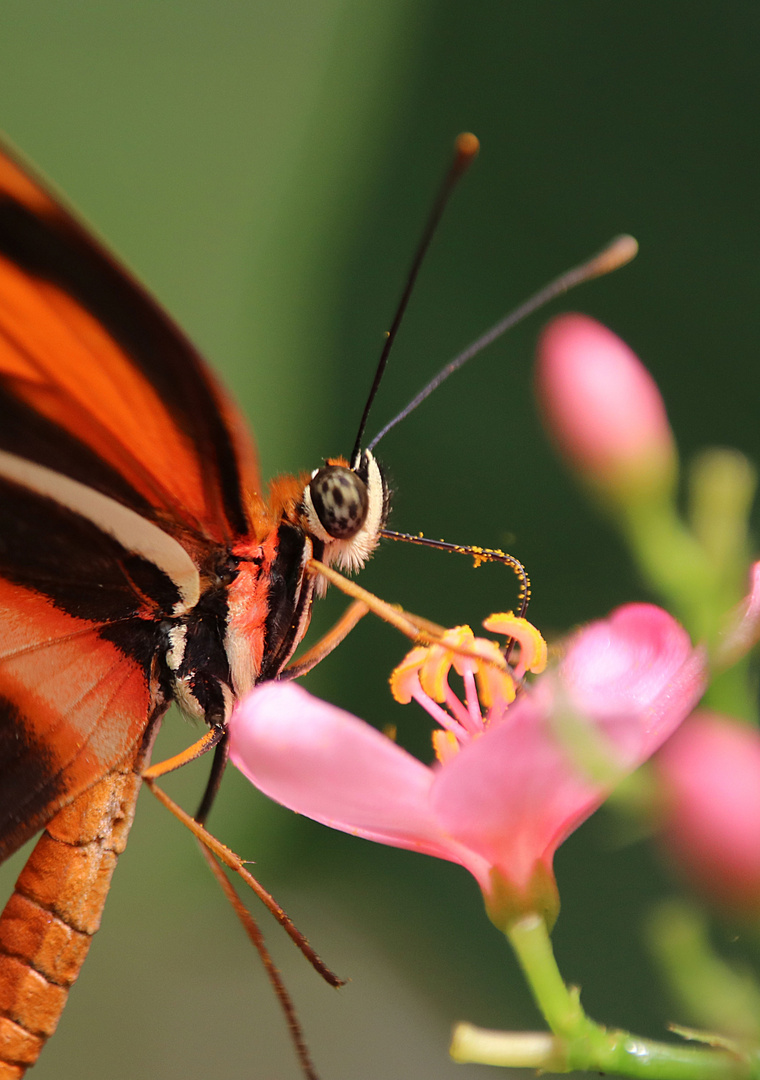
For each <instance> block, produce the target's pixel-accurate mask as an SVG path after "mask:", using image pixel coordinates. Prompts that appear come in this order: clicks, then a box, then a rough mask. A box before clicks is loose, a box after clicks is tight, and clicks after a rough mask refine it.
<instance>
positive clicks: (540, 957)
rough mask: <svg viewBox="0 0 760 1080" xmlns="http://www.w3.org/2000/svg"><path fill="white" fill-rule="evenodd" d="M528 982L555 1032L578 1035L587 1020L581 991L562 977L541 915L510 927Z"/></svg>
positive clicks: (520, 920) (510, 934) (526, 918)
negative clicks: (571, 986) (567, 984)
mask: <svg viewBox="0 0 760 1080" xmlns="http://www.w3.org/2000/svg"><path fill="white" fill-rule="evenodd" d="M506 935H507V940H508V941H509V943H510V945H511V946H512V948H513V949H514V950H515V954H516V956H517V959H518V960H519V961H520V966H521V967H522V969H523V973H524V975H525V977H526V979H527V980H528V985H529V986H530V989H531V991H532V993H533V997H534V998H535V999H536V1004H537V1005H538V1007H539V1009H540V1010H541V1013H542V1015H543V1016H544V1018H545V1020H546V1022H547V1024H548V1025H549V1027H550V1028H551V1029H552V1031H553V1032H554V1034H555V1035H572V1036H576V1035H578V1034H579V1033H580V1032H581V1031H582V1029H583V1028H584V1025H585V1024H587V1023H590V1021H588V1020H587V1019H586V1015H585V1013H584V1012H583V1007H582V1006H581V1001H580V994H579V992H578V990H577V989H576V988H575V987H573V988H568V987H567V986H566V985H565V981H564V979H563V978H562V976H561V974H560V971H559V968H558V967H557V961H556V960H555V958H554V949H553V948H552V941H551V938H550V937H549V931H548V930H547V928H546V923H545V922H544V920H543V919H542V918H541V917H540V916H539V915H527V916H526V917H525V918H524V919H519V920H518V921H517V922H514V923H512V924H511V925H510V926H508V927H507V930H506Z"/></svg>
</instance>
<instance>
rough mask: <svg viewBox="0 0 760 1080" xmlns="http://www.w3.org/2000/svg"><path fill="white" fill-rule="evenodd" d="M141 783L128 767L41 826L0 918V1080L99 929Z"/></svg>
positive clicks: (47, 1027)
mask: <svg viewBox="0 0 760 1080" xmlns="http://www.w3.org/2000/svg"><path fill="white" fill-rule="evenodd" d="M140 783H141V781H140V777H139V776H138V775H137V773H136V772H135V771H134V770H133V765H132V763H131V762H130V763H128V764H125V765H123V766H122V767H121V768H120V769H117V770H116V771H114V772H112V773H110V774H109V775H108V776H105V777H104V778H103V779H102V780H99V781H98V783H96V784H95V785H94V786H93V787H91V788H88V790H87V791H85V792H83V793H82V794H81V795H79V796H78V798H76V799H74V801H73V802H71V803H69V805H68V806H66V807H64V809H63V810H61V811H59V813H58V814H56V816H55V817H54V818H53V819H52V820H51V821H50V822H49V823H48V825H47V828H46V829H45V832H44V833H43V834H42V836H41V837H40V839H39V840H38V841H37V844H36V846H35V848H34V851H33V852H32V854H31V856H30V857H29V860H28V861H27V863H26V865H25V867H24V869H23V870H22V871H21V874H20V876H19V879H18V881H17V882H16V887H15V890H14V892H13V895H12V896H11V898H10V900H9V901H8V903H7V904H6V906H5V909H4V911H3V913H2V915H0V1080H17V1078H18V1077H21V1076H23V1075H24V1073H25V1071H26V1069H27V1068H28V1067H29V1066H30V1065H33V1064H34V1062H35V1061H36V1060H37V1058H38V1056H39V1053H40V1051H41V1050H42V1047H43V1046H44V1044H45V1041H46V1040H47V1038H48V1037H49V1036H50V1035H52V1034H53V1032H54V1031H55V1028H56V1026H57V1024H58V1020H59V1017H60V1015H61V1012H62V1010H63V1007H64V1005H65V1004H66V998H67V997H68V992H69V989H70V987H71V986H72V984H73V983H74V981H75V980H76V978H77V975H78V974H79V969H80V968H81V966H82V964H83V963H84V960H85V957H86V956H87V951H88V949H89V947H90V941H91V940H92V936H93V934H94V933H95V931H96V930H97V929H98V927H99V926H100V917H101V913H102V910H103V905H104V903H105V899H106V896H107V894H108V888H109V884H110V881H111V875H112V873H113V871H114V868H115V866H116V861H117V859H118V856H119V855H120V854H121V852H122V851H123V850H124V846H125V844H126V842H127V836H128V834H129V829H130V826H131V825H132V818H133V815H134V809H135V803H136V801H137V795H138V792H139V790H140Z"/></svg>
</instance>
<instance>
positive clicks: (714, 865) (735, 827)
mask: <svg viewBox="0 0 760 1080" xmlns="http://www.w3.org/2000/svg"><path fill="white" fill-rule="evenodd" d="M656 764H657V770H658V773H659V775H660V778H661V780H662V785H663V793H664V799H665V803H664V811H663V825H662V827H663V834H662V835H663V841H664V844H665V848H666V851H667V852H668V853H669V854H670V855H671V856H672V857H673V859H674V860H675V862H676V864H677V865H678V866H679V867H680V869H681V870H682V871H683V872H684V874H685V875H686V877H687V878H689V879H690V880H691V881H692V882H693V883H694V884H695V885H696V886H697V888H698V889H699V890H700V892H702V893H704V894H705V895H706V896H708V897H709V898H710V899H712V900H713V901H714V902H715V903H717V904H718V905H719V906H721V907H724V908H726V909H728V910H729V911H730V912H731V913H733V914H735V915H743V916H750V917H752V918H754V919H757V918H758V917H760V732H758V730H757V728H754V727H751V726H749V725H748V724H743V723H740V722H739V721H736V720H730V719H727V718H726V717H722V716H718V715H717V714H715V713H712V712H708V711H706V710H700V711H699V712H696V713H695V714H694V715H693V716H692V717H691V718H690V719H689V720H688V721H687V722H686V723H685V724H684V725H683V727H682V728H681V730H680V731H678V732H677V734H676V735H675V736H674V737H673V738H672V739H671V740H670V741H669V742H668V744H667V745H666V746H665V747H664V748H663V750H662V752H661V753H660V754H659V755H658V757H657V762H656Z"/></svg>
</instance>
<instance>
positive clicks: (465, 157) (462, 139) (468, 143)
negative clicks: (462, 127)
mask: <svg viewBox="0 0 760 1080" xmlns="http://www.w3.org/2000/svg"><path fill="white" fill-rule="evenodd" d="M454 149H455V151H456V156H457V163H458V164H459V166H460V168H466V167H467V166H468V165H469V164H470V162H471V161H474V159H475V158H476V157H477V156H478V151H479V150H480V140H479V139H478V137H477V135H473V134H472V132H471V131H463V132H462V134H461V135H457V137H456V142H455V143H454Z"/></svg>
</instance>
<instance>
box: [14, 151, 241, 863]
mask: <svg viewBox="0 0 760 1080" xmlns="http://www.w3.org/2000/svg"><path fill="white" fill-rule="evenodd" d="M245 488H248V489H250V491H251V493H252V494H254V493H255V492H257V491H258V477H257V473H256V466H255V461H254V455H253V449H252V446H251V444H250V442H249V440H248V438H247V435H246V434H245V430H244V428H243V427H242V425H241V423H240V422H239V420H238V418H237V415H236V413H235V411H234V409H233V407H232V406H230V404H229V403H228V402H227V400H226V399H225V398H224V396H223V394H222V392H221V391H220V389H219V388H218V387H217V385H216V384H215V382H214V380H213V377H212V376H211V375H210V373H209V372H208V371H207V369H206V368H205V366H204V364H203V362H202V361H201V360H200V358H199V357H198V356H197V354H196V353H195V352H194V350H193V349H192V347H191V346H190V345H189V344H188V342H187V341H186V340H185V339H184V337H182V335H181V334H180V332H179V331H178V330H177V329H176V328H175V327H174V325H173V324H172V322H171V321H170V320H169V319H168V318H167V317H166V316H165V315H164V313H163V312H162V311H161V310H160V309H159V308H158V307H157V306H156V305H155V304H154V303H153V302H152V301H151V300H150V299H149V298H148V297H147V296H146V295H145V294H144V293H143V291H142V290H141V289H140V288H139V286H138V285H136V284H135V283H134V282H133V281H132V280H131V279H130V278H129V277H128V276H127V275H126V274H125V273H124V272H123V271H122V270H121V269H120V268H119V267H118V266H117V265H116V264H115V263H114V262H113V261H112V260H111V259H110V257H109V256H108V255H107V254H106V253H105V252H104V251H103V250H102V249H101V248H100V247H99V246H98V245H97V244H96V243H95V242H94V241H93V240H92V239H91V238H90V237H89V235H88V234H87V233H86V232H85V231H84V230H83V229H82V228H81V226H80V225H79V224H78V223H77V222H76V220H75V219H74V218H73V217H72V216H71V215H70V214H69V213H68V212H67V211H66V210H64V209H63V208H62V207H61V205H60V204H59V203H58V201H57V200H55V199H54V198H53V197H52V196H51V195H50V194H49V193H48V192H47V190H46V189H45V188H44V187H43V186H42V185H41V184H39V183H38V182H37V181H35V180H33V179H31V178H30V175H29V174H28V172H27V171H26V170H25V169H22V168H21V167H20V166H19V165H18V164H17V162H16V161H15V160H14V159H13V157H12V156H11V155H9V154H3V153H2V152H0V506H1V507H2V512H1V513H0V857H5V856H6V855H7V854H9V853H10V852H11V851H12V850H14V849H15V848H16V847H18V846H19V845H20V844H21V843H22V842H23V841H24V840H25V839H27V838H28V837H29V836H31V835H32V834H33V833H34V832H36V831H37V830H38V829H39V828H40V827H41V826H42V825H43V824H44V823H45V821H46V820H48V819H49V818H50V817H51V816H52V814H54V813H55V812H56V811H57V810H58V809H59V808H60V807H61V806H62V805H65V803H66V802H68V801H70V799H72V798H73V797H74V796H75V795H76V794H77V793H78V792H80V791H82V790H84V789H85V788H86V787H88V786H89V785H91V784H92V783H94V782H95V781H96V780H97V779H98V777H99V776H102V775H104V774H105V773H106V772H108V771H109V770H110V769H112V768H113V767H114V766H115V765H117V764H118V763H119V762H120V761H121V760H123V759H124V758H125V756H127V755H128V754H129V753H130V752H133V751H134V748H135V746H136V744H137V742H138V740H140V738H141V737H142V734H143V733H144V731H145V729H146V727H147V725H148V723H149V720H150V718H151V716H152V715H155V713H156V711H157V710H160V709H162V708H163V707H164V706H163V701H164V688H163V687H162V686H161V685H160V683H159V679H158V676H157V674H156V664H155V656H156V650H157V649H158V647H159V645H160V634H161V620H162V618H163V617H164V616H165V615H167V614H169V613H171V612H174V613H175V614H176V613H177V611H181V610H183V605H184V606H185V607H187V606H189V605H190V604H191V603H192V601H193V597H194V596H197V591H198V570H197V568H196V565H197V564H198V563H199V562H202V561H203V559H204V557H206V556H208V555H210V554H213V550H214V548H215V547H216V546H218V545H225V544H226V543H228V542H229V541H230V540H231V539H232V538H235V537H238V536H240V535H245V534H246V533H247V532H248V531H249V528H250V526H249V520H248V512H247V503H246V501H245V499H244V496H243V490H244V489H245Z"/></svg>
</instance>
